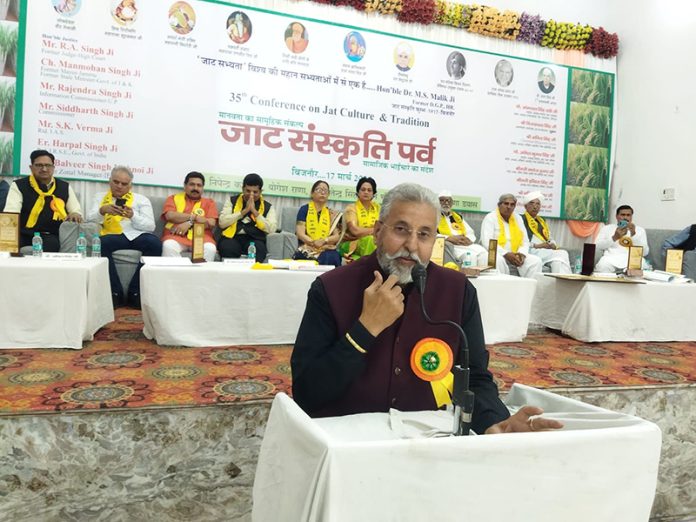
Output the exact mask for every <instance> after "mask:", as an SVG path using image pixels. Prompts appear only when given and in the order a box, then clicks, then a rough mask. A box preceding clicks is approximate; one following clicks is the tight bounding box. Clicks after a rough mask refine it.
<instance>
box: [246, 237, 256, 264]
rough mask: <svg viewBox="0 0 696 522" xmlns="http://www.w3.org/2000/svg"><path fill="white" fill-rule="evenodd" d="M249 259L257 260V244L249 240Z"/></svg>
mask: <svg viewBox="0 0 696 522" xmlns="http://www.w3.org/2000/svg"><path fill="white" fill-rule="evenodd" d="M247 259H251V260H252V261H256V245H255V244H254V242H253V241H250V242H249V248H247Z"/></svg>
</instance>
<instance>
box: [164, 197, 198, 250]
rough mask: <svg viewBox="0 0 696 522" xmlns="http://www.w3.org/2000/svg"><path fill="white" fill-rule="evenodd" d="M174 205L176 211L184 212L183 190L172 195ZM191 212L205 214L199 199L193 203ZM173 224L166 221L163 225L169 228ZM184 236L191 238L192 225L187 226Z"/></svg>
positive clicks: (184, 198)
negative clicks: (187, 229)
mask: <svg viewBox="0 0 696 522" xmlns="http://www.w3.org/2000/svg"><path fill="white" fill-rule="evenodd" d="M174 205H175V206H176V211H177V212H181V213H183V212H184V209H185V208H186V193H185V192H179V193H178V194H175V195H174ZM191 214H196V215H197V216H205V210H203V209H202V208H201V200H200V199H199V200H198V201H196V202H195V203H194V204H193V208H192V209H191ZM173 226H174V223H167V224H166V225H164V228H166V229H170V228H172V227H173ZM186 238H187V239H193V227H191V228H189V231H188V232H187V233H186Z"/></svg>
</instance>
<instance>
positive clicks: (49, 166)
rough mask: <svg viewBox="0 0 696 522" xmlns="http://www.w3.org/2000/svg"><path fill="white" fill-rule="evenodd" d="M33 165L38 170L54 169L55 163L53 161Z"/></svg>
mask: <svg viewBox="0 0 696 522" xmlns="http://www.w3.org/2000/svg"><path fill="white" fill-rule="evenodd" d="M32 167H34V168H35V169H36V170H52V169H53V168H54V167H55V165H54V164H53V163H34V164H32Z"/></svg>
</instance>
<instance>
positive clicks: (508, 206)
mask: <svg viewBox="0 0 696 522" xmlns="http://www.w3.org/2000/svg"><path fill="white" fill-rule="evenodd" d="M516 205H517V198H516V197H515V196H513V195H512V194H503V195H502V196H500V198H498V208H497V209H496V210H494V211H493V212H491V213H490V214H488V215H487V216H486V217H485V218H483V222H482V223H481V244H482V245H483V246H484V247H487V246H488V242H489V241H490V240H491V239H497V240H498V257H497V261H496V269H497V270H498V272H500V273H501V274H509V273H510V266H514V267H516V268H517V271H518V272H519V274H520V276H522V277H534V274H538V273H539V272H541V259H539V258H538V257H537V256H535V255H532V254H530V253H529V239H527V234H526V233H525V228H524V223H523V222H522V217H521V216H519V215H518V214H515V206H516Z"/></svg>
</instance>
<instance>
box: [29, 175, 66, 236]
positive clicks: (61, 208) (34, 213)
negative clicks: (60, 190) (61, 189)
mask: <svg viewBox="0 0 696 522" xmlns="http://www.w3.org/2000/svg"><path fill="white" fill-rule="evenodd" d="M29 185H30V186H31V188H33V189H34V192H36V193H37V194H38V195H39V197H38V198H36V202H35V203H34V206H33V207H32V208H31V212H29V217H28V218H27V225H26V226H27V228H34V226H36V222H37V221H38V219H39V215H40V214H41V211H42V210H43V209H44V205H45V204H46V196H51V203H50V204H51V210H53V220H54V221H64V220H65V218H66V217H68V213H67V211H66V210H65V201H63V200H62V199H60V198H59V197H56V196H54V195H53V193H54V192H55V191H56V187H57V186H58V182H57V181H56V180H53V186H52V187H51V188H50V189H48V190H47V191H46V192H44V191H43V190H41V189H40V188H39V184H38V183H37V182H36V178H35V177H34V175H33V174H31V175H30V176H29Z"/></svg>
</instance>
